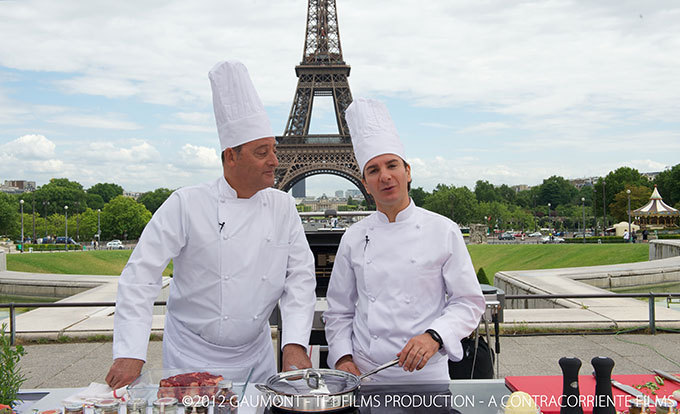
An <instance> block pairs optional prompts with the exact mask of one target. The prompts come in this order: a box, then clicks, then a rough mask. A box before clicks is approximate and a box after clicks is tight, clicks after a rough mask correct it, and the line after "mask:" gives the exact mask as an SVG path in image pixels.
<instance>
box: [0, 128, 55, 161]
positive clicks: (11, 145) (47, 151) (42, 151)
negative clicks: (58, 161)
mask: <svg viewBox="0 0 680 414" xmlns="http://www.w3.org/2000/svg"><path fill="white" fill-rule="evenodd" d="M55 147H56V145H55V144H54V142H52V141H50V140H49V139H47V138H45V136H43V135H32V134H31V135H24V136H21V137H19V138H17V139H15V140H14V141H10V142H8V143H7V144H4V145H0V156H2V154H4V157H6V158H7V159H16V160H18V161H32V160H47V159H50V158H51V157H54V149H55Z"/></svg>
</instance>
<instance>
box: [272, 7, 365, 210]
mask: <svg viewBox="0 0 680 414" xmlns="http://www.w3.org/2000/svg"><path fill="white" fill-rule="evenodd" d="M349 71H350V67H349V65H347V64H346V63H345V61H344V59H343V57H342V47H341V46H340V31H339V28H338V14H337V8H336V5H335V0H308V5H307V29H306V33H305V46H304V50H303V53H302V62H300V64H299V65H297V66H296V67H295V74H296V75H297V77H298V84H297V89H296V91H295V98H294V99H293V105H292V107H291V109H290V115H289V116H288V122H287V123H286V129H285V131H284V132H283V136H280V137H276V138H277V141H278V143H279V144H278V147H277V151H278V154H277V156H278V158H279V166H278V168H277V169H276V172H275V175H276V178H275V184H274V185H275V187H276V188H278V189H280V190H283V191H288V190H290V189H291V188H292V187H293V185H295V183H297V182H298V181H300V180H302V179H304V178H306V177H310V176H312V175H316V174H334V175H338V176H341V177H343V178H346V179H347V180H349V181H350V182H352V183H353V184H354V185H356V186H357V187H358V188H359V189H360V190H361V192H362V193H363V194H364V197H365V198H366V200H367V201H368V200H371V198H370V196H369V195H368V193H367V192H366V189H365V188H364V186H363V184H362V183H361V171H360V170H359V166H358V164H357V162H356V159H355V158H354V151H353V149H352V143H351V141H350V136H349V129H348V128H347V121H345V109H347V107H348V106H349V104H350V103H352V92H351V91H350V89H349V82H348V81H347V77H348V76H349ZM317 96H331V97H333V107H334V109H335V119H336V123H337V126H338V133H337V134H317V135H310V134H309V124H310V120H311V115H312V108H313V105H314V98H315V97H317Z"/></svg>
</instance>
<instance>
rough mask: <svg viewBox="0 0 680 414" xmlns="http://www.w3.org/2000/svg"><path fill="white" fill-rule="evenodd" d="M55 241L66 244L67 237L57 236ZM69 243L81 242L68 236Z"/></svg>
mask: <svg viewBox="0 0 680 414" xmlns="http://www.w3.org/2000/svg"><path fill="white" fill-rule="evenodd" d="M54 242H55V243H56V244H66V237H64V236H59V237H57V238H56V239H54ZM68 244H76V245H80V243H78V242H77V241H75V240H73V239H72V238H70V237H69V238H68Z"/></svg>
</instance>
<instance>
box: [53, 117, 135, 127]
mask: <svg viewBox="0 0 680 414" xmlns="http://www.w3.org/2000/svg"><path fill="white" fill-rule="evenodd" d="M121 117H122V115H120V114H106V116H99V115H77V114H71V115H67V114H65V115H59V116H54V117H52V118H48V119H47V122H52V123H55V124H62V125H69V126H75V127H80V128H101V129H120V130H134V129H140V128H141V126H140V125H138V124H136V123H134V122H130V121H126V120H124V119H120V118H121Z"/></svg>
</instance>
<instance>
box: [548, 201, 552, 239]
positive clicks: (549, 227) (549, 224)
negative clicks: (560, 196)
mask: <svg viewBox="0 0 680 414" xmlns="http://www.w3.org/2000/svg"><path fill="white" fill-rule="evenodd" d="M548 230H549V234H550V241H553V228H552V218H551V217H550V203H548Z"/></svg>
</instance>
